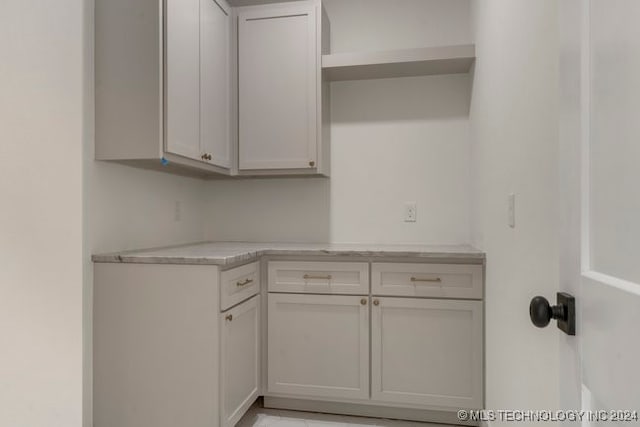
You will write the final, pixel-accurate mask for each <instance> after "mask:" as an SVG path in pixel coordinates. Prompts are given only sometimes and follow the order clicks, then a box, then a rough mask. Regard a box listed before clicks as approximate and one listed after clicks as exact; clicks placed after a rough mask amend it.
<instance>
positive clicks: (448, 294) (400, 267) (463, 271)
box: [371, 263, 483, 299]
mask: <svg viewBox="0 0 640 427" xmlns="http://www.w3.org/2000/svg"><path fill="white" fill-rule="evenodd" d="M371 275H372V277H371V287H372V293H373V294H374V295H389V296H411V297H425V298H468V299H482V291H483V277H482V266H481V265H463V264H409V263H374V264H372V265H371Z"/></svg>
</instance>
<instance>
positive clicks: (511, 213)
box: [507, 193, 516, 228]
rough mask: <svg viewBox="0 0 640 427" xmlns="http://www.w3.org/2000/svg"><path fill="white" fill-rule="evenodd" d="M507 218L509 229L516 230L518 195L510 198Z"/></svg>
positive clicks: (511, 195) (512, 195) (510, 195)
mask: <svg viewBox="0 0 640 427" xmlns="http://www.w3.org/2000/svg"><path fill="white" fill-rule="evenodd" d="M507 217H508V223H509V227H511V228H516V195H515V194H513V193H512V194H509V197H508V208H507Z"/></svg>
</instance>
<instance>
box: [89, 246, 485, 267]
mask: <svg viewBox="0 0 640 427" xmlns="http://www.w3.org/2000/svg"><path fill="white" fill-rule="evenodd" d="M263 256H291V257H299V256H307V257H323V256H327V257H331V256H333V257H336V256H340V257H364V258H366V257H368V258H414V259H456V260H465V259H468V260H474V261H478V260H485V259H486V255H485V253H484V252H424V251H406V250H405V251H389V250H339V249H328V250H318V249H309V250H304V249H295V250H291V249H265V250H259V251H247V252H246V253H244V252H243V253H239V254H237V255H230V256H226V257H218V258H216V257H198V256H189V257H182V256H173V255H167V256H144V255H140V254H135V253H122V254H117V253H115V254H103V255H93V256H92V257H91V260H92V261H93V262H94V263H125V264H126V263H130V264H177V265H218V266H228V265H232V264H238V263H242V262H252V261H257V260H258V259H260V258H261V257H263Z"/></svg>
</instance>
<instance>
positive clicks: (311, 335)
mask: <svg viewBox="0 0 640 427" xmlns="http://www.w3.org/2000/svg"><path fill="white" fill-rule="evenodd" d="M268 305H269V307H268V323H269V325H268V340H267V341H268V374H267V377H268V394H269V395H274V394H277V395H288V396H294V397H295V396H307V397H324V398H330V399H336V398H342V399H368V398H369V315H368V312H369V298H368V297H360V296H341V295H340V296H338V295H292V294H269V304H268Z"/></svg>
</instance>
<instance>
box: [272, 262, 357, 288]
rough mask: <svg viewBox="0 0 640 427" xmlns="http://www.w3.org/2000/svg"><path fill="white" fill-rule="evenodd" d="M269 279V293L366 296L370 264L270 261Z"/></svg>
mask: <svg viewBox="0 0 640 427" xmlns="http://www.w3.org/2000/svg"><path fill="white" fill-rule="evenodd" d="M268 280H269V292H290V293H312V294H351V295H367V294H368V293H369V264H368V263H366V262H299V261H271V262H270V263H269V279H268Z"/></svg>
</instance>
